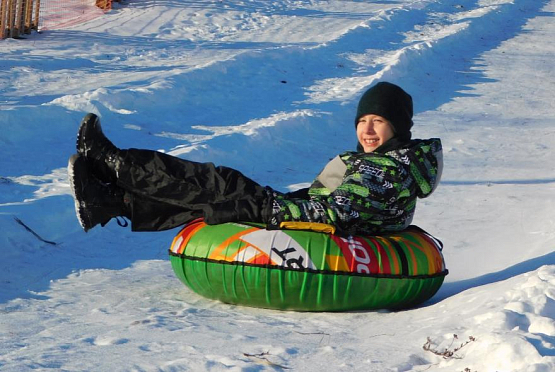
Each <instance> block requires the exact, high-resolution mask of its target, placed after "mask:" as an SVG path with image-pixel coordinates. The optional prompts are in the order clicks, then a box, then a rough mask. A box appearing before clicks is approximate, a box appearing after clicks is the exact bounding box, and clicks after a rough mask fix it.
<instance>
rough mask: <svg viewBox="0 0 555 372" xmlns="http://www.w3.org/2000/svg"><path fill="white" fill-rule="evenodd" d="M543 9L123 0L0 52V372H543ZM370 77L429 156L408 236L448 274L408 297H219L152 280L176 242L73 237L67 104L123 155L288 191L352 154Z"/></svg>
mask: <svg viewBox="0 0 555 372" xmlns="http://www.w3.org/2000/svg"><path fill="white" fill-rule="evenodd" d="M554 12H555V1H553V0H460V1H451V0H449V1H434V0H407V1H402V2H397V1H355V0H351V1H347V0H341V1H340V0H330V1H321V0H280V1H272V2H269V1H262V0H242V1H240V0H231V1H216V0H198V1H178V0H148V1H138V0H128V1H126V2H122V3H120V5H119V6H117V8H116V9H114V10H112V11H111V12H109V13H108V14H106V15H105V16H103V17H101V18H97V19H95V20H92V21H90V22H88V23H86V24H82V25H80V26H76V27H74V28H71V29H65V30H48V31H45V32H43V33H41V34H33V35H31V36H30V37H28V38H27V39H26V40H3V41H0V52H1V53H0V257H2V259H1V260H0V371H18V372H19V371H31V370H63V371H185V370H189V371H205V370H206V371H228V370H230V371H237V370H240V371H262V370H270V371H272V370H282V369H284V370H285V369H291V370H302V371H321V370H326V371H327V370H330V371H353V370H354V371H424V370H427V371H472V372H476V371H479V372H483V371H534V372H540V371H542V372H543V371H552V370H555V301H554V300H555V292H554V288H555V287H554V285H555V253H553V250H554V248H555V217H554V215H553V210H554V209H555V198H554V197H553V196H554V195H555V168H554V167H553V162H554V161H555V157H554V152H555V130H554V129H553V123H554V121H555V104H554V101H553V95H554V94H555V77H554V75H553V70H554V68H555V62H554V61H555V59H554V58H553V57H554V55H555V46H554V45H555V44H554V43H553V42H552V40H553V38H554V36H555V22H554ZM378 80H388V81H391V82H394V83H397V84H399V85H401V86H402V87H404V88H405V89H406V90H407V91H408V92H410V93H411V94H412V96H413V98H414V101H415V111H416V116H415V128H414V130H413V133H414V135H415V137H419V138H424V137H441V138H442V140H443V144H444V155H445V171H444V175H443V180H442V184H441V185H440V187H439V188H438V190H437V191H436V193H435V194H434V195H433V196H431V197H430V198H429V199H426V200H421V201H420V202H419V205H418V207H417V213H416V218H415V221H414V223H415V224H417V225H419V226H421V227H423V228H424V229H426V230H428V231H429V232H430V233H432V234H434V235H436V236H437V237H438V238H440V239H441V240H442V241H443V243H444V244H445V249H444V255H445V259H446V262H447V266H448V268H449V270H450V275H449V276H448V277H447V280H446V283H445V284H444V286H443V287H442V289H441V290H440V292H439V293H438V294H437V295H436V296H435V297H434V298H433V299H432V300H431V301H429V302H428V303H427V304H425V305H424V306H421V307H420V308H417V309H412V310H407V311H401V312H387V311H379V312H356V313H337V314H335V313H331V314H330V313H316V314H312V313H294V312H277V311H270V310H263V309H254V308H245V307H236V306H230V305H225V304H221V303H218V302H213V301H210V300H207V299H204V298H201V297H199V296H197V295H196V294H194V293H192V292H191V291H189V290H188V289H187V288H185V287H184V286H183V285H182V284H181V283H180V282H179V281H178V279H177V278H176V277H175V276H174V275H173V272H172V270H171V267H170V265H169V261H168V258H167V249H168V247H169V244H170V243H171V240H172V238H173V236H174V235H175V234H176V233H177V231H168V232H161V233H131V232H130V231H129V230H128V229H122V228H120V227H119V226H117V225H116V224H115V223H112V224H109V225H108V226H107V227H106V228H104V229H100V228H98V229H94V230H92V231H91V232H90V233H88V234H85V233H83V232H82V230H80V227H79V225H78V223H77V221H76V219H75V216H74V210H73V201H72V199H71V197H70V196H69V187H68V185H67V174H66V170H65V166H66V163H67V158H68V157H69V156H70V155H71V154H72V153H73V152H74V151H75V134H76V130H77V127H78V123H79V121H80V119H81V117H82V116H83V115H84V113H86V112H95V113H97V114H99V115H101V117H102V122H103V128H104V130H105V132H106V133H107V134H108V136H109V137H110V138H111V139H113V141H114V142H115V143H116V144H117V145H118V146H120V147H145V148H151V149H156V150H161V151H165V152H168V153H171V154H174V155H178V156H182V157H185V158H188V159H191V160H195V161H211V162H214V163H217V164H222V165H227V166H232V167H235V168H238V169H240V170H242V171H243V172H244V173H245V174H247V175H249V176H251V177H252V178H254V179H255V180H257V181H259V182H260V183H262V184H269V185H272V186H274V187H276V188H279V189H282V190H287V189H288V188H289V189H294V188H296V187H299V186H302V185H304V184H306V183H309V182H311V181H312V178H313V177H314V176H315V175H316V174H317V173H318V172H319V171H320V169H321V168H322V166H323V165H324V164H325V163H326V162H327V161H328V159H329V158H331V157H333V156H334V155H335V154H337V153H339V152H341V151H344V150H346V149H352V148H354V146H355V142H356V137H355V133H354V128H353V116H354V109H355V105H356V103H357V100H358V98H359V96H360V94H361V93H362V92H363V91H364V90H365V89H366V88H367V87H368V86H369V85H371V84H373V83H375V82H376V81H378ZM18 221H21V222H22V223H23V224H24V225H26V226H28V227H29V228H31V229H32V230H33V231H34V232H35V233H36V234H38V235H39V236H40V237H41V238H42V239H44V240H46V241H48V242H50V243H48V242H44V241H42V240H39V238H38V237H37V236H35V235H33V234H32V233H31V232H30V231H28V230H27V229H26V228H25V227H24V225H22V224H21V223H19V222H18ZM461 345H463V346H462V347H461ZM424 346H425V348H424ZM445 350H447V351H451V352H453V354H452V355H451V356H449V355H445V353H444V351H445ZM434 352H435V353H434ZM437 354H444V355H437Z"/></svg>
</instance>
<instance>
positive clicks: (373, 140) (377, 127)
mask: <svg viewBox="0 0 555 372" xmlns="http://www.w3.org/2000/svg"><path fill="white" fill-rule="evenodd" d="M394 135H395V133H394V132H393V126H392V125H391V123H390V122H389V120H387V119H386V118H384V117H382V116H379V115H374V114H369V115H364V116H362V117H361V118H360V119H358V123H357V139H358V142H359V143H360V144H361V146H362V148H363V149H364V152H372V151H374V150H375V149H377V148H378V147H380V146H381V145H383V144H384V143H386V142H387V141H389V140H390V139H391V138H393V136H394Z"/></svg>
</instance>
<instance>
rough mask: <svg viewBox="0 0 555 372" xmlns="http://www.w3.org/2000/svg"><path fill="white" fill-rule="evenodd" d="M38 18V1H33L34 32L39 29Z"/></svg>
mask: <svg viewBox="0 0 555 372" xmlns="http://www.w3.org/2000/svg"><path fill="white" fill-rule="evenodd" d="M39 16H40V0H35V20H34V21H33V28H34V29H35V30H38V29H39V20H40V18H39Z"/></svg>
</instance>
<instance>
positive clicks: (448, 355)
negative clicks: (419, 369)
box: [422, 334, 476, 359]
mask: <svg viewBox="0 0 555 372" xmlns="http://www.w3.org/2000/svg"><path fill="white" fill-rule="evenodd" d="M458 339H459V337H458V336H457V335H456V334H454V335H453V340H452V341H451V344H450V345H449V346H448V347H446V348H445V349H444V350H437V349H434V348H432V345H434V342H433V341H432V339H431V338H429V337H428V339H427V341H426V343H425V344H424V346H422V348H423V349H424V350H426V351H429V352H431V353H433V354H435V355H439V356H441V357H443V359H462V357H460V356H458V355H456V354H455V353H456V352H457V351H459V350H461V349H462V348H463V347H465V346H466V345H468V344H469V343H471V342H474V341H476V338H474V337H473V336H469V337H468V341H466V342H463V343H461V344H460V345H459V346H458V347H456V348H454V349H453V350H450V349H451V346H453V343H454V342H455V340H458Z"/></svg>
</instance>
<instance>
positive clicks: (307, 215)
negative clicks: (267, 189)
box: [268, 138, 443, 235]
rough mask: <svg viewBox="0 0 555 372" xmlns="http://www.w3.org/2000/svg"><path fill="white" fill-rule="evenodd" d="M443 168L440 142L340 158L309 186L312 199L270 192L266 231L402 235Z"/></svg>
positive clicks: (430, 191) (419, 143) (411, 143)
mask: <svg viewBox="0 0 555 372" xmlns="http://www.w3.org/2000/svg"><path fill="white" fill-rule="evenodd" d="M442 168H443V156H442V148H441V141H440V139H439V138H432V139H428V140H412V141H411V142H410V144H409V145H408V146H406V147H405V148H401V149H397V150H392V151H389V152H386V153H385V154H379V153H375V152H372V153H361V152H345V153H342V154H340V155H338V156H337V157H336V158H335V159H333V160H332V161H331V162H330V163H328V165H327V166H326V167H325V168H324V170H323V171H322V173H321V174H320V175H319V176H318V177H317V178H316V180H315V181H314V182H313V184H312V186H311V187H310V189H309V190H308V194H309V196H310V199H298V198H292V197H290V196H289V195H288V194H283V193H279V192H276V191H273V198H272V213H271V217H270V219H269V223H268V225H269V228H272V227H273V228H279V226H280V224H281V222H288V221H300V222H318V223H325V224H329V225H333V226H335V228H336V229H337V233H339V234H343V235H372V234H376V233H379V232H386V231H399V230H403V229H405V228H407V227H408V226H409V225H410V223H411V221H412V219H413V216H414V211H415V207H416V199H417V198H425V197H427V196H429V195H430V194H431V193H432V192H433V191H434V190H435V188H436V186H437V185H438V183H439V181H440V178H441V172H442Z"/></svg>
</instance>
